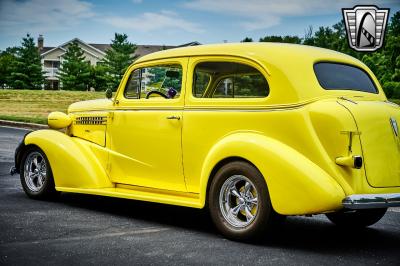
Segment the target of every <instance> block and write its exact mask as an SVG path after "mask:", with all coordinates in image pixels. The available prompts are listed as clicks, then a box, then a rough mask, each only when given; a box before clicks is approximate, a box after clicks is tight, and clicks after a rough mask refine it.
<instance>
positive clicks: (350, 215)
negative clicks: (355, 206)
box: [326, 208, 387, 228]
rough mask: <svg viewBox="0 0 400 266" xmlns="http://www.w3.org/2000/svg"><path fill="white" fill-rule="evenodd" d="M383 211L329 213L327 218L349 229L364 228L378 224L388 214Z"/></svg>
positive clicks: (367, 210) (363, 210) (366, 210)
mask: <svg viewBox="0 0 400 266" xmlns="http://www.w3.org/2000/svg"><path fill="white" fill-rule="evenodd" d="M386 210H387V209H385V208H383V209H362V210H354V211H339V212H333V213H327V214H326V216H327V217H328V219H329V220H330V221H331V222H333V223H334V224H336V225H338V226H342V227H349V228H362V227H367V226H370V225H373V224H375V223H377V222H378V221H379V220H380V219H381V218H382V217H383V216H384V215H385V213H386Z"/></svg>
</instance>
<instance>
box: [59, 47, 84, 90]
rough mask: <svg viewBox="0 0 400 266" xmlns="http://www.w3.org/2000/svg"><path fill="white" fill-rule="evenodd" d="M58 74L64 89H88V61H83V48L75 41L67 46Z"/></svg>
mask: <svg viewBox="0 0 400 266" xmlns="http://www.w3.org/2000/svg"><path fill="white" fill-rule="evenodd" d="M58 75H59V78H60V82H61V85H62V88H63V89H64V90H88V89H89V84H90V63H89V62H88V61H85V56H84V53H83V50H82V49H81V48H80V47H79V44H78V42H77V41H73V42H72V43H71V44H70V45H69V46H68V49H67V51H66V52H65V55H64V56H63V61H62V64H61V67H60V70H59V72H58Z"/></svg>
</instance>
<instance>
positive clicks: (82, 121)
mask: <svg viewBox="0 0 400 266" xmlns="http://www.w3.org/2000/svg"><path fill="white" fill-rule="evenodd" d="M74 124H75V125H105V124H107V117H106V116H78V117H76V118H75V123H74Z"/></svg>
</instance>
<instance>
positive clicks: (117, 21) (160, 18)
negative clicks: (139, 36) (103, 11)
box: [101, 10, 203, 33]
mask: <svg viewBox="0 0 400 266" xmlns="http://www.w3.org/2000/svg"><path fill="white" fill-rule="evenodd" d="M101 21H103V22H105V23H108V24H110V25H112V26H113V27H116V28H123V29H131V30H136V31H140V32H150V31H156V30H171V29H172V30H176V29H178V30H183V31H186V32H190V33H201V32H203V29H202V28H201V27H200V26H199V25H197V24H195V23H193V22H190V21H187V20H185V19H183V18H181V17H179V16H178V14H176V13H175V12H172V11H166V10H164V11H160V12H145V13H143V14H140V15H138V16H133V17H120V16H110V17H104V18H102V19H101Z"/></svg>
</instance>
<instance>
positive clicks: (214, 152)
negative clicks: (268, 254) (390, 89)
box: [12, 43, 400, 239]
mask: <svg viewBox="0 0 400 266" xmlns="http://www.w3.org/2000/svg"><path fill="white" fill-rule="evenodd" d="M398 122H400V107H399V106H398V105H396V104H393V103H390V102H388V101H387V99H386V97H385V95H384V93H383V91H382V89H381V87H380V85H379V83H378V81H377V79H376V77H375V76H374V74H373V73H372V72H371V71H370V70H369V69H368V68H367V67H366V66H365V65H364V64H363V63H361V62H360V61H358V60H356V59H354V58H352V57H350V56H347V55H344V54H341V53H337V52H334V51H330V50H326V49H319V48H313V47H307V46H300V45H289V44H268V43H263V44H261V43H258V44H257V43H252V44H223V45H202V46H197V47H187V48H179V49H172V50H167V51H162V52H157V53H154V54H150V55H147V56H144V57H142V58H140V59H138V60H137V61H136V62H134V63H133V64H132V65H131V66H130V67H129V68H128V70H127V71H126V74H125V76H124V77H123V79H122V81H121V83H120V86H119V88H118V91H117V92H116V94H115V98H113V99H111V96H110V95H109V99H104V100H94V101H85V102H78V103H74V104H72V105H71V106H70V107H69V109H68V114H63V113H59V112H55V113H51V114H50V115H49V118H48V124H49V127H50V128H52V129H49V130H38V131H34V132H32V133H29V134H27V135H26V136H25V137H24V139H23V141H22V142H21V144H20V146H19V147H18V148H17V151H16V156H15V168H14V169H13V170H12V171H13V172H18V173H20V177H21V182H22V186H23V188H24V190H25V192H26V193H27V194H28V196H30V197H32V198H44V197H48V196H51V195H54V194H55V193H56V192H58V191H65V192H76V193H86V194H96V195H103V196H111V197H120V198H127V199H135V200H144V201H152V202H160V203H167V204H175V205H181V206H187V207H194V208H203V207H205V206H206V207H207V208H209V210H210V213H211V217H212V219H213V221H214V223H215V224H216V226H217V228H218V229H219V230H220V231H221V232H222V233H223V234H224V235H226V236H228V237H230V238H234V239H249V238H253V237H257V236H259V235H261V233H263V232H264V231H266V230H268V229H269V228H271V226H272V225H273V224H276V222H277V221H280V220H281V219H280V218H281V217H284V216H287V215H308V214H317V213H326V215H327V216H328V218H329V219H330V220H331V221H332V222H334V223H336V224H338V225H341V226H368V225H371V224H374V223H376V222H377V221H378V220H379V219H380V218H381V217H382V216H383V215H384V214H385V212H386V209H387V208H388V207H390V206H400V136H399V126H398ZM62 128H65V132H64V133H63V132H61V131H58V130H54V129H62Z"/></svg>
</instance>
